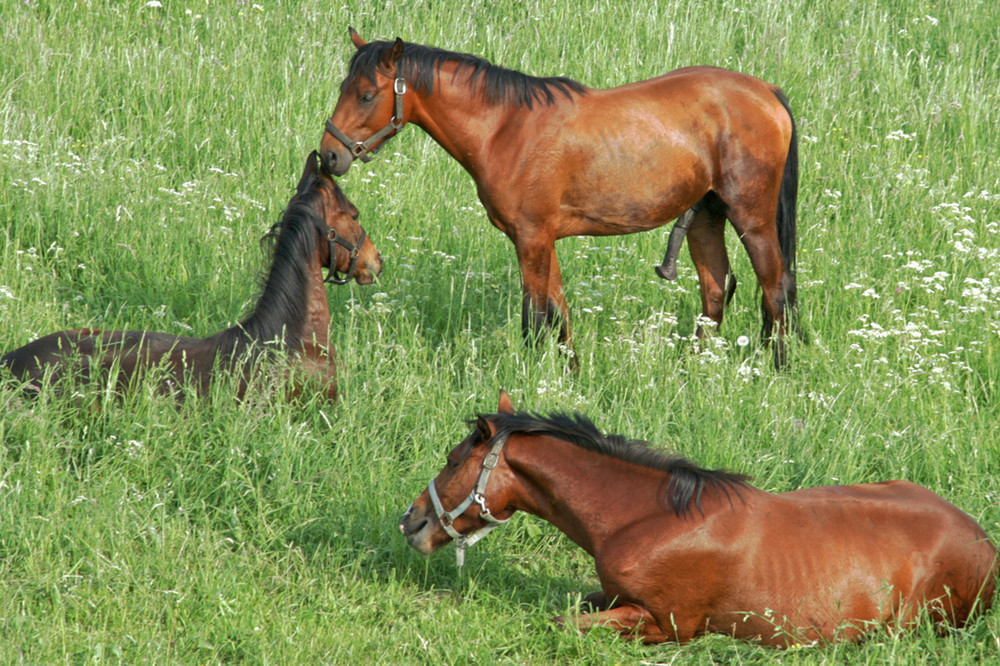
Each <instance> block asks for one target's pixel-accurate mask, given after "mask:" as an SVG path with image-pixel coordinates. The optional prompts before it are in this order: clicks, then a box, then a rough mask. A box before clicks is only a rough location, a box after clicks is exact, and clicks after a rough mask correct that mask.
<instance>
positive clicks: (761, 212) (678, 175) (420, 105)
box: [321, 29, 798, 367]
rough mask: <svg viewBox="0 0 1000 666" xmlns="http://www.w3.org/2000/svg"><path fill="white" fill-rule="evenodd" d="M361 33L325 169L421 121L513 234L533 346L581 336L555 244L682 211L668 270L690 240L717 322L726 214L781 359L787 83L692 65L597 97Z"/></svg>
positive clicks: (791, 137)
mask: <svg viewBox="0 0 1000 666" xmlns="http://www.w3.org/2000/svg"><path fill="white" fill-rule="evenodd" d="M350 34H351V40H352V42H353V43H354V46H355V48H356V49H357V50H356V51H355V53H354V55H353V57H352V58H351V62H350V66H349V69H348V73H347V76H346V77H345V78H344V80H343V82H342V83H341V84H340V97H339V98H338V100H337V104H336V107H335V108H334V110H333V114H332V116H331V117H330V118H329V120H327V122H326V131H325V132H324V134H323V138H322V144H321V154H322V160H323V167H324V169H326V170H327V171H329V172H330V173H333V174H334V175H341V174H344V173H345V172H346V171H347V170H348V169H349V168H350V166H351V164H352V163H353V162H354V161H355V160H357V159H360V160H364V161H367V160H369V159H371V157H372V155H374V153H375V152H376V151H378V150H379V149H380V148H382V147H383V146H384V145H385V142H386V141H387V140H389V139H390V138H391V137H393V136H395V135H396V134H397V133H399V132H400V131H401V130H402V129H403V128H404V127H405V125H406V124H408V123H413V124H414V125H417V126H418V127H421V128H423V129H424V131H426V132H427V133H428V134H430V136H431V137H432V138H433V139H434V140H435V141H437V143H438V144H440V145H441V146H442V147H443V148H444V149H445V150H446V151H447V152H448V153H449V154H450V155H451V156H452V157H454V158H455V159H456V160H458V162H459V163H460V164H461V165H462V166H463V167H464V168H465V169H466V171H468V172H469V174H470V175H471V176H472V178H473V179H474V180H475V182H476V189H477V192H478V194H479V198H480V201H481V202H482V204H483V206H484V207H485V209H486V213H487V216H488V217H489V219H490V222H492V223H493V225H494V226H495V227H497V228H498V229H500V230H501V231H502V232H504V233H505V234H506V235H507V237H508V238H510V240H511V241H512V242H513V243H514V249H515V252H516V253H517V260H518V263H519V264H520V267H521V280H522V287H523V307H522V319H521V321H522V330H523V333H524V336H525V339H526V340H529V341H532V340H537V339H538V335H539V333H541V332H542V331H545V330H548V329H557V330H558V332H559V338H560V341H562V342H564V343H566V344H567V345H568V344H569V343H570V339H571V336H570V327H569V309H568V307H567V304H566V298H565V295H564V293H563V283H562V276H561V273H560V270H559V262H558V261H557V259H556V252H555V242H556V241H557V240H558V239H560V238H565V237H567V236H581V235H584V236H610V235H619V234H628V233H634V232H638V231H648V230H650V229H654V228H657V227H660V226H662V225H664V224H666V223H668V222H669V221H671V220H673V219H675V218H680V219H681V221H682V224H680V225H678V227H677V228H676V229H675V233H674V234H672V235H671V243H670V246H669V247H668V251H667V256H666V258H665V260H664V264H663V265H662V266H660V267H659V268H660V270H659V271H658V273H659V274H660V275H661V276H662V277H665V278H668V279H669V278H670V277H671V276H672V274H673V271H674V269H673V266H672V264H673V262H674V261H675V260H676V254H677V249H678V248H679V247H680V243H681V242H682V241H683V237H684V234H685V233H686V235H687V240H688V249H689V250H690V253H691V258H692V260H693V261H694V265H695V268H696V269H697V272H698V279H699V282H700V286H701V301H702V314H703V315H704V316H705V317H706V318H708V319H709V320H711V321H713V322H715V323H716V324H717V325H718V324H721V323H722V316H723V311H724V308H725V305H726V302H727V295H730V296H731V291H732V288H733V286H734V285H735V282H734V281H731V278H730V263H729V257H728V255H727V251H726V244H725V239H724V231H725V223H726V220H729V222H730V223H731V224H732V225H733V228H734V229H735V230H736V233H737V234H738V236H739V239H740V241H741V242H742V243H743V247H744V248H745V249H746V251H747V254H748V255H749V257H750V262H751V265H752V266H753V270H754V273H755V274H756V276H757V281H758V283H759V284H760V287H761V290H762V300H761V311H762V319H763V325H762V336H763V338H764V339H765V340H769V339H771V336H772V333H774V334H775V337H774V350H775V356H774V362H775V365H776V366H778V367H781V366H783V365H784V364H785V361H786V350H785V344H784V338H785V335H786V332H787V330H789V328H791V327H792V325H793V324H794V318H793V317H791V312H792V311H794V308H795V302H796V286H795V254H796V251H795V248H796V231H795V222H796V220H795V217H796V199H797V196H798V140H797V138H796V130H795V121H794V118H793V117H792V111H791V108H790V106H789V103H788V100H787V99H786V97H785V95H784V93H783V92H782V91H781V90H780V89H779V88H778V87H776V86H774V85H772V84H770V83H766V82H764V81H762V80H760V79H757V78H754V77H752V76H748V75H745V74H740V73H737V72H732V71H728V70H725V69H719V68H717V67H686V68H683V69H678V70H676V71H673V72H669V73H667V74H664V75H663V76H659V77H657V78H654V79H649V80H647V81H639V82H635V83H629V84H627V85H623V86H619V87H616V88H610V89H604V90H600V89H593V88H588V87H586V86H584V85H582V84H580V83H578V82H576V81H573V80H571V79H568V78H565V77H545V78H541V77H534V76H528V75H526V74H522V73H520V72H515V71H511V70H508V69H504V68H502V67H498V66H496V65H493V64H491V63H489V62H487V61H486V60H483V59H482V58H479V57H477V56H473V55H469V54H464V53H453V52H450V51H445V50H442V49H437V48H432V47H427V46H421V45H419V44H411V43H405V44H404V42H403V41H402V40H400V39H398V38H397V39H396V40H395V41H393V42H388V41H379V42H365V40H363V39H362V38H361V37H360V36H359V35H358V34H357V33H356V32H355V31H354V30H353V29H351V30H350ZM727 278H728V279H729V281H728V285H727ZM775 325H777V330H776V331H775ZM697 332H698V334H699V335H702V334H703V332H704V331H703V329H702V327H701V326H699V327H698V331H697Z"/></svg>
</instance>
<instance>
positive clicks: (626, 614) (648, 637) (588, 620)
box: [553, 604, 673, 643]
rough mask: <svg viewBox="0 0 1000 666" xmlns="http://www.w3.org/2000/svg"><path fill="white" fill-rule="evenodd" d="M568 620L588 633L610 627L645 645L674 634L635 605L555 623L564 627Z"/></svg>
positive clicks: (582, 614)
mask: <svg viewBox="0 0 1000 666" xmlns="http://www.w3.org/2000/svg"><path fill="white" fill-rule="evenodd" d="M567 620H568V621H569V623H570V624H572V625H575V626H576V628H577V629H579V630H580V631H587V630H589V629H592V628H593V627H610V628H611V629H615V630H616V631H618V632H619V633H620V634H621V635H622V636H623V637H625V638H633V639H639V640H641V641H642V642H643V643H662V642H664V641H666V640H670V639H672V638H673V635H672V633H671V635H668V634H667V633H666V632H664V631H663V630H662V629H661V628H660V625H659V624H658V623H657V622H656V618H655V617H653V614H652V613H650V612H649V611H648V610H646V609H645V608H643V607H642V606H636V605H634V604H622V605H621V606H615V607H613V608H609V609H608V610H602V611H599V612H596V613H581V614H580V615H577V616H575V617H570V618H565V617H557V618H555V619H554V620H553V622H555V623H556V624H558V625H560V626H564V625H566V624H567Z"/></svg>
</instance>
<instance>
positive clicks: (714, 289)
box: [688, 208, 736, 337]
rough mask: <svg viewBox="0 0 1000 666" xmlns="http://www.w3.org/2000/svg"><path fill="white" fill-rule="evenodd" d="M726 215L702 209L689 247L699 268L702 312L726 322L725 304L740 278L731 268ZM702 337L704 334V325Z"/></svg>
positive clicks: (708, 316)
mask: <svg viewBox="0 0 1000 666" xmlns="http://www.w3.org/2000/svg"><path fill="white" fill-rule="evenodd" d="M725 230H726V218H725V217H724V216H723V215H722V214H720V213H718V212H715V211H714V210H711V209H710V208H703V209H702V210H700V211H698V212H697V213H696V214H695V216H694V219H693V220H692V223H691V227H690V230H689V231H688V251H689V252H690V253H691V260H692V261H693V262H694V266H695V269H696V270H697V271H698V282H699V285H700V287H701V307H702V315H703V316H704V317H706V318H707V319H710V320H711V321H713V322H715V324H716V325H717V326H721V325H722V316H723V313H724V312H725V307H726V305H727V304H728V303H729V301H730V300H731V299H732V297H733V294H734V293H735V292H736V279H735V277H734V276H732V274H731V272H730V265H729V254H728V252H727V251H726V242H725V236H724V234H725ZM697 335H698V337H702V336H703V335H704V330H703V328H702V326H701V325H699V326H698V330H697Z"/></svg>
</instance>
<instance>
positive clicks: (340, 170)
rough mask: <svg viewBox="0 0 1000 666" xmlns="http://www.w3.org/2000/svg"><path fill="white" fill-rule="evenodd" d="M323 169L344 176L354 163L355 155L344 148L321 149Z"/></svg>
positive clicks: (333, 174) (331, 173) (334, 174)
mask: <svg viewBox="0 0 1000 666" xmlns="http://www.w3.org/2000/svg"><path fill="white" fill-rule="evenodd" d="M320 157H321V159H322V162H323V171H325V172H327V173H328V174H330V175H331V176H343V175H344V174H345V173H347V170H348V169H350V168H351V164H353V163H354V156H353V155H351V153H350V152H349V151H347V150H346V149H344V148H341V149H339V150H338V149H337V148H323V149H322V150H321V151H320Z"/></svg>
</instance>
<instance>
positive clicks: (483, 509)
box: [427, 433, 510, 567]
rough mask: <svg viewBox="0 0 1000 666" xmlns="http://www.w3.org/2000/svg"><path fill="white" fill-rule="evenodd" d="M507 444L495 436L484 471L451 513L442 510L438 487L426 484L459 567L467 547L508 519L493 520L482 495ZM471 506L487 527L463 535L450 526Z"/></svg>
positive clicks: (463, 561)
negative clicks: (453, 545)
mask: <svg viewBox="0 0 1000 666" xmlns="http://www.w3.org/2000/svg"><path fill="white" fill-rule="evenodd" d="M506 443H507V435H506V434H500V433H498V434H497V435H496V436H495V439H494V441H493V448H492V449H490V452H489V453H487V454H486V457H485V458H483V469H482V471H480V472H479V480H478V481H477V482H476V485H475V487H474V488H473V489H472V490H470V491H469V495H468V497H466V498H465V500H464V501H463V502H462V503H461V504H459V505H458V506H456V507H455V508H454V509H452V510H451V511H445V510H444V507H443V506H442V505H441V498H440V497H438V493H437V488H435V487H434V479H431V482H430V483H429V484H427V492H428V494H429V495H430V496H431V503H432V504H433V505H434V511H435V513H437V518H438V522H440V523H441V527H442V528H444V531H445V532H447V533H448V536H450V537H451V538H452V539H455V540H456V543H455V549H456V550H455V559H456V561H457V562H458V566H460V567H461V566H462V565H463V564H465V549H466V548H467V547H468V546H471V545H473V544H474V543H476V542H477V541H479V540H480V539H482V538H483V537H484V536H486V535H487V534H489V533H490V532H492V531H493V530H494V529H496V528H497V527H500V526H501V525H503V524H504V523H506V522H507V521H508V520H510V518H505V519H504V520H500V519H499V518H494V517H493V514H492V513H491V512H490V510H489V508H487V506H486V497H485V496H484V495H483V493H485V492H486V484H487V483H488V482H489V480H490V473H491V472H492V471H493V468H494V467H496V466H497V463H498V462H499V461H500V451H501V450H502V449H503V445H504V444H506ZM473 503H475V504H478V505H479V507H480V511H479V517H480V518H482V519H483V520H485V521H486V522H487V524H486V525H483V526H482V527H480V528H479V529H478V530H475V531H474V532H470V533H469V534H462V533H461V532H459V531H458V530H456V529H455V528H454V526H453V525H452V523H453V522H454V521H455V519H456V518H458V517H459V516H461V515H462V514H463V513H465V510H466V509H468V508H469V507H470V506H472V504H473Z"/></svg>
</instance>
